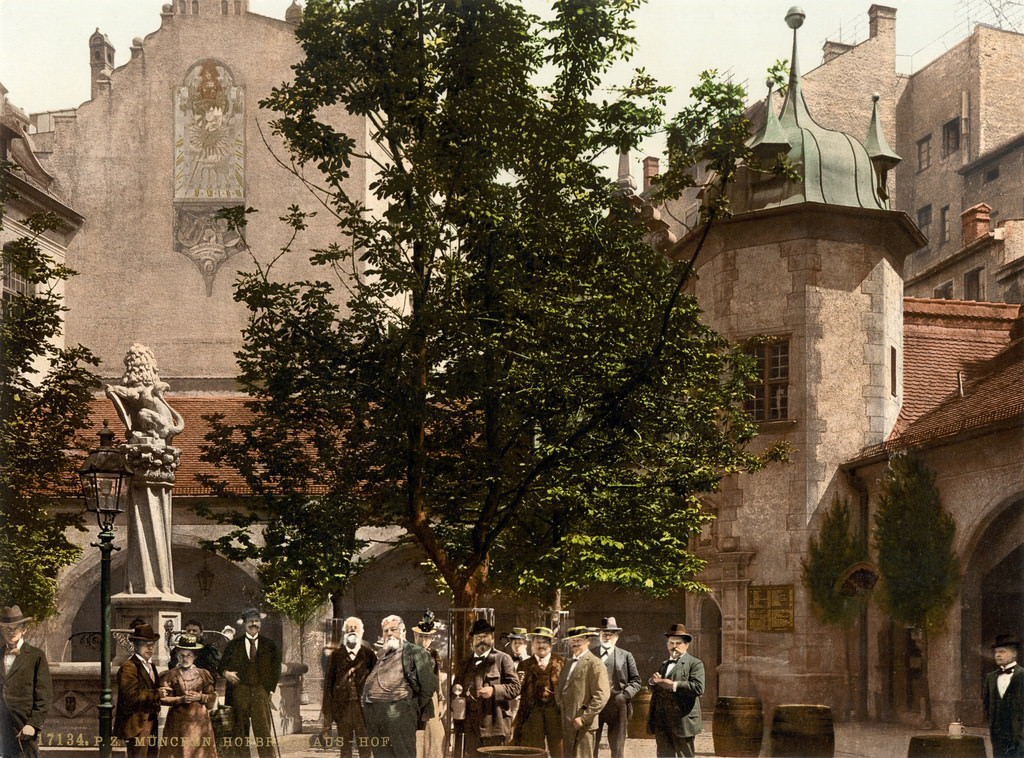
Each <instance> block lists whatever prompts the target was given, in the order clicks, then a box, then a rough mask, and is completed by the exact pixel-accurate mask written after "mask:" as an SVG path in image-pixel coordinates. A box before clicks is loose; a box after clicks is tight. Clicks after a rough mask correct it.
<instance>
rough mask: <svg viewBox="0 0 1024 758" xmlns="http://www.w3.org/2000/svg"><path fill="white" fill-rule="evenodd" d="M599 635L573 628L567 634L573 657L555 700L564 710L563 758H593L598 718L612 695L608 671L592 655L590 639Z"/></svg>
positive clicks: (560, 677)
mask: <svg viewBox="0 0 1024 758" xmlns="http://www.w3.org/2000/svg"><path fill="white" fill-rule="evenodd" d="M596 636H597V632H595V631H593V630H591V629H589V628H587V627H585V626H574V627H571V628H570V629H569V631H567V632H566V636H565V638H566V639H567V640H568V641H569V651H570V652H571V653H572V657H571V658H569V659H567V660H566V662H565V668H564V669H562V674H561V676H559V677H558V689H557V690H556V691H555V698H556V699H557V701H558V705H559V707H560V708H561V709H562V755H564V756H565V758H594V735H595V734H596V733H597V716H598V714H599V713H600V712H601V709H602V708H604V706H605V703H607V702H608V698H609V696H610V695H611V689H610V688H609V687H608V670H607V669H606V668H605V667H604V664H603V663H601V661H600V660H599V659H598V657H597V656H596V655H594V654H593V653H591V652H590V639H591V638H592V637H596Z"/></svg>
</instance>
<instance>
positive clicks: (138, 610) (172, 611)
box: [110, 592, 192, 668]
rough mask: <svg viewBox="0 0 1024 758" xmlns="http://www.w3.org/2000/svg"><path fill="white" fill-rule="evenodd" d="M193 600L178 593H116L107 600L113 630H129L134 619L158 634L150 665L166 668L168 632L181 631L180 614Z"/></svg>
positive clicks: (169, 654) (168, 648)
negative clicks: (158, 639) (110, 611)
mask: <svg viewBox="0 0 1024 758" xmlns="http://www.w3.org/2000/svg"><path fill="white" fill-rule="evenodd" d="M191 603H192V601H191V600H190V599H189V598H187V597H185V596H183V595H177V594H151V595H137V594H134V593H131V592H119V593H117V594H116V595H113V596H112V597H111V598H110V604H111V609H112V611H113V614H112V615H113V627H114V628H115V629H128V628H129V627H130V626H131V622H132V620H134V619H142V620H143V621H144V622H146V623H147V624H149V625H150V626H152V627H153V631H155V632H158V633H159V634H160V644H158V645H157V648H156V652H154V653H153V662H154V663H155V664H156V665H157V666H159V667H162V668H166V666H167V661H168V660H169V659H170V657H171V647H170V645H171V632H172V631H178V630H180V629H181V612H182V610H184V608H185V606H187V605H190V604H191Z"/></svg>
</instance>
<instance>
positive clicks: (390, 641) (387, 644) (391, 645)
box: [384, 637, 402, 650]
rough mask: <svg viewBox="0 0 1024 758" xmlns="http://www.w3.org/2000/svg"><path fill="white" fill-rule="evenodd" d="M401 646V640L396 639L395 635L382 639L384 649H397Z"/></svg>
mask: <svg viewBox="0 0 1024 758" xmlns="http://www.w3.org/2000/svg"><path fill="white" fill-rule="evenodd" d="M401 646H402V642H401V640H399V639H396V638H395V637H388V638H387V639H386V640H385V641H384V649H385V650H398V648H400V647H401Z"/></svg>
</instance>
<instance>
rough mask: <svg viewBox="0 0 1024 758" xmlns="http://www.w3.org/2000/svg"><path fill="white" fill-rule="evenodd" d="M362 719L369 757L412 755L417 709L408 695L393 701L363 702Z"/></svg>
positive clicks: (387, 757)
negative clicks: (370, 755)
mask: <svg viewBox="0 0 1024 758" xmlns="http://www.w3.org/2000/svg"><path fill="white" fill-rule="evenodd" d="M363 721H364V722H366V734H367V736H368V737H369V739H370V747H371V748H372V750H373V758H413V756H415V755H416V723H417V722H418V721H419V712H418V711H417V710H416V705H415V704H414V703H413V701H412V698H411V697H407V698H405V699H404V700H396V701H395V702H393V703H363Z"/></svg>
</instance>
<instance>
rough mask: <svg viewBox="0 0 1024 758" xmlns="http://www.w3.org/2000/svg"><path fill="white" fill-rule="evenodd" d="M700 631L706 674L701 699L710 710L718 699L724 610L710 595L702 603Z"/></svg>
mask: <svg viewBox="0 0 1024 758" xmlns="http://www.w3.org/2000/svg"><path fill="white" fill-rule="evenodd" d="M700 633H701V658H702V659H703V662H704V676H705V683H704V695H703V696H702V698H701V701H702V702H703V703H704V706H703V707H704V708H705V709H706V710H708V711H710V710H711V709H712V708H713V707H714V704H715V702H716V701H717V700H718V667H719V666H721V665H722V611H721V610H719V608H718V603H716V602H715V601H714V600H713V599H711V598H710V597H707V598H704V601H703V602H702V603H701V605H700Z"/></svg>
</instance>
